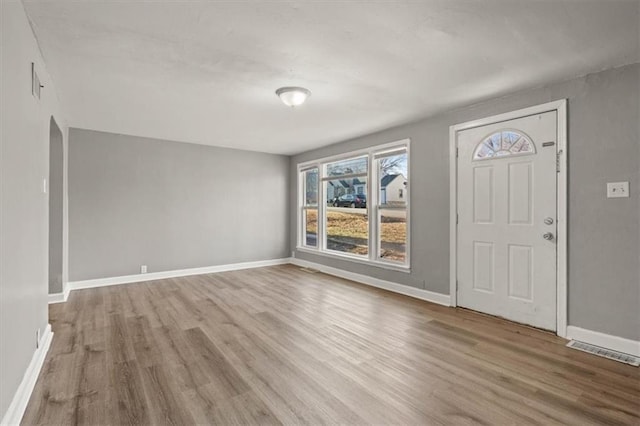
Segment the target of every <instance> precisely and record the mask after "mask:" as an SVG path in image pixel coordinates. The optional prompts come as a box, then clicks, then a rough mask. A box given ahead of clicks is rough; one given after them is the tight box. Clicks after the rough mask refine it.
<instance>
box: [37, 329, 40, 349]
mask: <svg viewBox="0 0 640 426" xmlns="http://www.w3.org/2000/svg"><path fill="white" fill-rule="evenodd" d="M39 347H40V329H37V330H36V349H38V348H39Z"/></svg>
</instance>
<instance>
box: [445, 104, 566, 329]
mask: <svg viewBox="0 0 640 426" xmlns="http://www.w3.org/2000/svg"><path fill="white" fill-rule="evenodd" d="M550 111H556V113H557V120H558V121H557V132H558V133H557V143H556V154H557V159H558V160H557V161H558V167H559V171H558V175H557V184H556V185H557V186H556V201H557V204H556V205H557V212H556V218H557V219H556V223H557V246H556V248H557V252H556V290H557V296H556V334H557V335H558V336H560V337H567V221H568V216H567V155H568V149H567V148H568V147H567V100H566V99H560V100H557V101H553V102H548V103H545V104H541V105H535V106H532V107H529V108H524V109H519V110H516V111H511V112H507V113H504V114H498V115H494V116H491V117H486V118H481V119H479V120H472V121H467V122H465V123H460V124H456V125H453V126H450V127H449V166H450V167H449V185H450V188H449V194H450V200H449V224H450V225H449V289H450V290H449V291H450V293H449V294H450V296H451V306H454V307H455V306H457V296H458V294H457V291H458V284H457V283H458V246H457V245H458V226H457V225H458V224H457V215H458V158H457V154H456V149H457V145H458V144H457V134H458V132H460V131H462V130H468V129H472V128H475V127H480V126H486V125H488V124H495V123H500V122H502V121H508V120H514V119H517V118H522V117H527V116H530V115H535V114H541V113H545V112H550Z"/></svg>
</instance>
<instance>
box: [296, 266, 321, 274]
mask: <svg viewBox="0 0 640 426" xmlns="http://www.w3.org/2000/svg"><path fill="white" fill-rule="evenodd" d="M300 270H301V271H304V272H307V273H309V274H315V273H316V272H320V271H318V270H317V269H313V268H307V267H302V268H300Z"/></svg>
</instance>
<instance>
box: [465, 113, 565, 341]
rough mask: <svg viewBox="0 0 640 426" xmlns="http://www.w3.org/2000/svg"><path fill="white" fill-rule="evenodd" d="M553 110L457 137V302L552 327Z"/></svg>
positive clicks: (554, 177) (555, 128) (555, 133)
mask: <svg viewBox="0 0 640 426" xmlns="http://www.w3.org/2000/svg"><path fill="white" fill-rule="evenodd" d="M556 135H557V116H556V111H551V112H545V113H542V114H535V115H531V116H527V117H522V118H518V119H514V120H509V121H503V122H500V123H495V124H489V125H485V126H481V127H476V128H472V129H468V130H462V131H459V132H458V133H457V148H458V195H457V197H458V200H457V204H458V233H457V235H458V241H457V247H458V261H457V269H458V270H457V278H458V283H457V288H458V294H457V300H458V305H459V306H463V307H467V308H470V309H473V310H477V311H481V312H486V313H488V314H492V315H497V316H500V317H503V318H507V319H509V320H512V321H516V322H520V323H524V324H529V325H532V326H535V327H540V328H544V329H547V330H554V331H555V330H556V144H557V142H558V141H557V140H556V138H557V136H556Z"/></svg>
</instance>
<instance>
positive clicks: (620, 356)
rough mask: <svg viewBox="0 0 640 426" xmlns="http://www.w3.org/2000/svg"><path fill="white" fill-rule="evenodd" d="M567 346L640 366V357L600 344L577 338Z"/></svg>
mask: <svg viewBox="0 0 640 426" xmlns="http://www.w3.org/2000/svg"><path fill="white" fill-rule="evenodd" d="M567 346H568V347H570V348H573V349H577V350H579V351H582V352H588V353H590V354H594V355H598V356H601V357H604V358H609V359H612V360H614V361H618V362H624V363H625V364H630V365H633V366H634V367H638V366H640V358H638V357H637V356H633V355H629V354H625V353H622V352H617V351H612V350H611V349H605V348H601V347H600V346H596V345H590V344H589V343H584V342H579V341H577V340H572V341H570V342H569V343H567Z"/></svg>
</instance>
